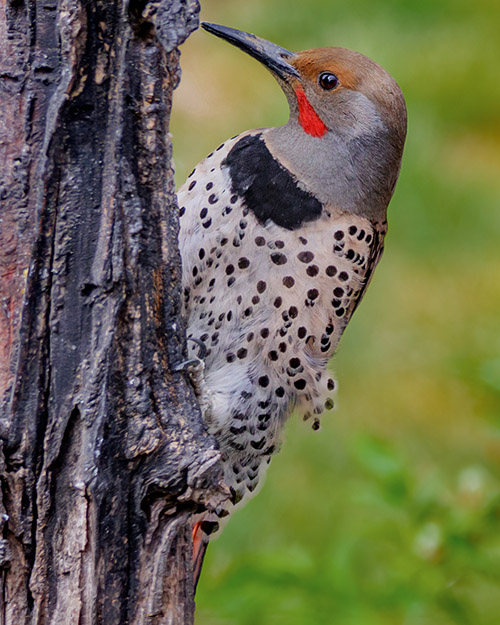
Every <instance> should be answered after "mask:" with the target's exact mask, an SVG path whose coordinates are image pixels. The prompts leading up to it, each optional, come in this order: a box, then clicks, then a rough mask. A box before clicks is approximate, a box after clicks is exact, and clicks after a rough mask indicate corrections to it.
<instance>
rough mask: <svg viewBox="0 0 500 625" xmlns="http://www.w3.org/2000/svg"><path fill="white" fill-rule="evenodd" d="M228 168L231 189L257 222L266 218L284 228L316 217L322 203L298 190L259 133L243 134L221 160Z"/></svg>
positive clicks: (295, 226)
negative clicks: (244, 135)
mask: <svg viewBox="0 0 500 625" xmlns="http://www.w3.org/2000/svg"><path fill="white" fill-rule="evenodd" d="M222 166H223V167H227V168H228V169H229V175H230V177H231V190H232V192H233V193H235V194H237V195H238V196H240V197H241V198H242V199H243V200H244V202H245V204H246V206H247V207H248V209H249V210H251V211H252V212H253V213H254V214H255V216H256V217H257V219H258V220H259V222H260V223H261V224H265V223H266V222H267V221H268V220H271V221H273V222H274V223H275V224H277V225H278V226H281V227H282V228H286V229H288V230H295V229H297V228H300V226H301V225H302V224H303V223H305V222H308V221H314V220H316V219H319V217H320V216H321V212H322V208H323V207H322V204H321V202H319V201H318V200H317V199H316V198H315V197H314V196H313V195H311V194H310V193H307V191H304V190H303V189H301V188H300V187H299V186H298V184H297V180H296V179H295V177H294V176H293V175H292V174H291V173H290V172H289V171H288V170H287V169H286V168H285V167H283V166H282V165H281V164H280V163H279V162H278V161H277V160H276V159H275V158H274V157H273V156H272V154H271V152H269V150H268V148H267V146H266V144H265V143H264V140H263V139H262V136H261V135H260V134H258V135H249V136H246V137H243V139H241V140H240V141H238V143H236V145H235V146H234V147H233V148H232V150H231V151H230V152H229V154H228V155H227V157H226V159H225V160H224V161H223V163H222Z"/></svg>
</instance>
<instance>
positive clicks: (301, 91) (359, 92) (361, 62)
mask: <svg viewBox="0 0 500 625" xmlns="http://www.w3.org/2000/svg"><path fill="white" fill-rule="evenodd" d="M202 26H203V28H204V29H205V30H207V31H209V32H211V33H212V34H214V35H217V36H218V37H221V38H222V39H225V40H226V41H228V42H229V43H232V44H233V45H235V46H237V47H239V48H241V49H242V50H244V51H245V52H246V53H247V54H249V55H251V56H253V57H254V58H256V59H257V60H258V61H260V62H261V63H262V64H263V65H265V66H266V67H267V68H268V69H269V70H270V71H271V73H272V74H273V75H274V77H275V78H276V79H277V81H278V82H279V83H280V85H281V87H282V88H283V90H284V92H285V94H286V96H287V98H288V101H289V104H290V112H291V120H292V122H293V121H297V122H298V123H299V124H300V126H301V127H302V129H303V130H304V132H305V133H307V134H308V135H310V136H312V137H317V138H321V137H323V136H325V135H326V134H327V133H328V132H335V133H340V134H343V135H345V136H346V137H354V136H360V135H363V134H366V132H367V131H370V130H371V129H374V128H376V127H380V126H384V127H385V128H386V129H387V130H389V131H391V133H393V134H394V140H395V142H397V143H398V144H401V147H402V144H403V143H404V138H405V133H406V107H405V101H404V98H403V94H402V93H401V90H400V88H399V86H398V85H397V83H396V81H395V80H394V79H393V78H392V76H390V74H388V72H386V71H385V70H384V69H383V68H382V67H380V66H379V65H377V64H376V63H375V62H374V61H372V60H371V59H369V58H368V57H366V56H364V55H363V54H360V53H359V52H354V51H353V50H347V49H346V48H338V47H327V48H316V49H314V50H304V51H302V52H297V53H294V52H290V51H289V50H286V49H285V48H282V47H281V46H278V45H276V44H274V43H271V42H270V41H266V40H265V39H261V38H260V37H256V36H255V35H252V34H250V33H246V32H243V31H240V30H236V29H234V28H228V27H227V26H219V25H217V24H209V23H206V22H204V23H203V24H202Z"/></svg>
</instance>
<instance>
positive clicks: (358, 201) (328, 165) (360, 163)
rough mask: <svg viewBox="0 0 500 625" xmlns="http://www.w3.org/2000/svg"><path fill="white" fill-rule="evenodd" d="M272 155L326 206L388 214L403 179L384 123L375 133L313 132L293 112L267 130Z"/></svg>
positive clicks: (376, 215) (377, 216) (373, 215)
mask: <svg viewBox="0 0 500 625" xmlns="http://www.w3.org/2000/svg"><path fill="white" fill-rule="evenodd" d="M263 137H264V140H265V142H266V145H267V147H268V149H269V150H270V152H271V154H272V155H273V156H274V157H275V158H276V159H277V160H279V161H280V162H281V164H282V165H283V166H284V167H286V168H287V169H288V170H289V171H290V172H291V173H292V174H293V175H294V176H295V177H296V178H297V180H299V181H300V184H301V186H303V187H304V188H305V190H307V191H309V192H310V193H312V194H313V195H315V196H316V197H317V199H318V200H319V201H320V202H321V203H322V204H323V205H325V206H329V207H332V208H335V209H338V210H341V211H345V212H351V213H354V214H357V215H359V214H361V215H363V216H366V217H368V218H372V219H376V220H381V219H384V218H385V212H386V208H387V204H388V203H389V200H390V198H391V196H392V192H393V189H394V186H395V183H396V180H397V173H398V171H399V161H400V159H401V154H397V153H396V150H394V149H393V148H392V147H391V145H390V142H389V140H388V137H387V133H386V132H385V131H384V129H383V128H380V129H377V131H375V132H373V133H372V134H369V133H367V134H361V135H354V134H349V133H343V134H342V133H340V132H339V133H336V132H331V131H330V132H327V133H325V134H324V135H323V136H322V137H313V136H311V135H309V134H308V133H306V132H304V129H303V128H302V127H301V125H300V124H299V122H298V120H297V119H296V118H295V117H294V116H292V117H291V118H290V121H289V122H288V124H286V125H284V126H279V127H276V128H269V129H267V130H266V131H264V133H263Z"/></svg>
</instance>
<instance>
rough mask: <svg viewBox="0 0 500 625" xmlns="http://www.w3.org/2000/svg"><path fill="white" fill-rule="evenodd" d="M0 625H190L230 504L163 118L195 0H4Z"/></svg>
mask: <svg viewBox="0 0 500 625" xmlns="http://www.w3.org/2000/svg"><path fill="white" fill-rule="evenodd" d="M0 11H1V14H0V107H1V117H0V162H1V163H2V176H1V184H0V201H1V214H0V292H1V298H0V401H1V402H2V403H1V410H2V419H1V431H0V436H1V454H0V478H1V492H0V497H1V501H0V529H1V533H2V536H1V540H0V575H1V580H0V581H1V586H0V625H27V624H28V623H29V624H35V623H36V624H37V625H42V624H43V625H46V624H49V623H50V624H53V625H66V624H67V625H73V624H80V625H90V624H101V623H102V624H104V625H115V624H125V623H127V624H129V625H139V624H141V625H145V624H148V625H149V624H155V625H159V624H160V623H169V624H181V623H182V624H184V623H192V620H193V612H194V600H193V595H194V589H193V582H192V562H191V556H192V544H191V531H192V515H193V513H194V512H197V511H200V510H203V509H205V508H208V509H210V508H212V507H214V506H215V505H217V504H218V503H219V502H220V501H222V500H223V499H224V498H225V496H226V495H225V491H224V488H223V486H222V482H221V476H222V472H221V468H220V464H219V453H218V451H217V450H216V446H215V442H214V440H213V439H212V438H211V437H210V436H208V434H207V433H206V431H205V429H204V426H203V421H202V419H201V416H200V414H199V410H198V408H197V404H196V401H195V398H194V395H193V392H192V390H191V387H190V385H189V383H188V381H187V380H186V376H185V375H184V374H180V373H173V372H172V368H173V366H174V365H175V364H176V363H178V362H179V361H181V360H182V359H183V354H184V327H183V321H182V318H180V316H179V315H180V292H179V290H180V285H179V278H180V261H179V254H178V249H177V229H178V226H177V212H176V200H175V194H174V185H173V175H172V169H171V145H170V140H169V135H168V122H169V115H170V108H171V99H172V91H173V89H174V87H175V86H176V83H177V81H178V77H179V67H178V59H179V53H178V51H177V48H176V46H178V45H179V44H180V43H182V41H183V40H184V39H185V38H186V37H187V36H188V35H189V33H190V32H191V31H192V30H194V29H195V28H196V26H197V23H198V3H197V0H151V1H147V0H121V1H119V0H1V2H0Z"/></svg>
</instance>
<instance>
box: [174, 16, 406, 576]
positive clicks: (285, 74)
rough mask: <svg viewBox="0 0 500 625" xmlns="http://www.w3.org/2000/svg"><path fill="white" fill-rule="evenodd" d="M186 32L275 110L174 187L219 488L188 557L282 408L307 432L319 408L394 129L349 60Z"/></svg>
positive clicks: (368, 253) (381, 205) (340, 51)
mask: <svg viewBox="0 0 500 625" xmlns="http://www.w3.org/2000/svg"><path fill="white" fill-rule="evenodd" d="M202 26H203V28H204V29H205V30H207V31H208V32H210V33H212V34H214V35H216V36H217V37H220V38H222V39H224V40H226V41H228V42H229V43H231V44H233V45H235V46H237V47H238V48H241V49H242V50H243V51H245V52H246V53H248V54H249V55H251V56H252V57H254V58H255V59H257V60H258V61H260V62H261V63H262V64H263V65H264V66H266V68H268V69H269V70H270V71H271V73H272V74H273V76H274V77H275V78H276V80H277V81H278V83H279V85H280V86H281V88H282V89H283V91H284V93H285V96H286V98H287V100H288V104H289V107H290V117H289V120H288V123H286V124H285V125H283V126H279V127H274V128H264V129H257V130H249V131H247V132H243V133H242V134H240V135H238V136H235V137H233V138H231V139H229V140H228V141H226V142H225V143H223V144H222V145H220V146H219V147H218V148H217V149H216V150H214V151H213V152H212V153H211V154H209V155H208V156H207V157H206V158H205V159H204V160H203V161H201V163H199V165H197V167H196V168H195V169H194V170H193V171H192V173H191V174H190V175H189V177H188V179H187V180H186V182H185V183H184V185H183V186H182V188H181V189H180V191H179V194H178V200H179V214H180V235H179V242H180V251H181V257H182V283H183V306H184V312H185V315H186V319H187V333H188V338H189V339H191V341H189V342H188V349H189V350H190V355H191V356H192V357H193V358H194V357H195V356H196V352H197V350H198V349H199V346H200V345H203V347H204V349H203V351H204V357H203V368H204V371H203V375H202V376H201V378H200V376H198V384H197V386H198V392H199V393H200V396H203V398H204V405H205V407H206V410H205V419H206V422H207V426H208V429H209V430H210V432H211V433H212V434H213V435H214V436H215V438H216V439H217V441H218V444H219V447H220V451H221V455H222V459H223V462H224V468H225V482H226V485H227V486H228V487H229V489H230V492H231V499H230V502H229V503H228V505H227V506H226V508H225V509H224V510H220V511H218V513H216V514H212V515H205V516H204V517H203V520H202V521H201V522H200V523H198V524H197V525H196V528H195V552H196V551H197V550H198V553H201V557H202V554H203V552H204V549H203V548H202V546H203V545H204V544H206V542H207V536H208V534H210V532H212V531H213V530H214V529H215V530H216V529H218V522H219V519H218V518H217V517H223V516H227V514H228V513H229V512H230V510H231V509H232V507H234V506H235V505H237V504H239V503H240V502H242V501H243V500H244V499H245V498H246V497H248V496H249V494H250V493H252V492H253V491H254V490H255V489H256V487H257V485H258V483H259V480H260V479H261V477H262V475H263V473H264V471H265V469H266V467H267V465H268V464H269V462H270V459H271V457H272V455H273V454H274V453H275V452H276V451H277V449H278V447H279V442H280V432H281V430H282V427H283V424H284V422H285V421H286V419H287V417H288V416H289V415H290V413H291V411H292V410H293V409H296V410H297V411H298V412H299V413H300V414H301V415H302V416H303V417H304V418H305V419H309V418H311V419H312V424H313V428H315V429H316V428H317V427H318V426H319V420H318V418H319V415H321V413H322V412H323V411H324V410H325V409H330V408H332V407H333V401H334V400H333V394H334V391H335V390H336V384H335V381H334V380H333V378H332V377H331V376H330V375H329V373H328V371H327V364H328V361H329V359H330V358H331V357H332V355H333V354H334V352H335V349H336V347H337V345H338V343H339V340H340V337H341V336H342V333H343V332H344V329H345V327H346V325H347V323H348V322H349V320H350V318H351V317H352V314H353V312H354V311H355V309H356V307H357V306H358V304H359V303H360V301H361V298H362V297H363V294H364V293H365V290H366V288H367V285H368V283H369V281H370V279H371V277H372V274H373V271H374V269H375V266H376V265H377V263H378V261H379V259H380V257H381V255H382V251H383V245H384V236H385V234H386V231H387V221H386V209H387V205H388V203H389V201H390V199H391V197H392V194H393V192H394V187H395V185H396V181H397V178H398V175H399V170H400V164H401V157H402V153H403V146H404V141H405V136H406V107H405V101H404V97H403V95H402V93H401V90H400V88H399V87H398V85H397V83H396V82H395V80H394V79H393V78H392V77H391V76H390V75H389V74H388V73H387V72H386V71H385V70H384V69H382V68H381V67H380V66H379V65H377V64H376V63H374V62H373V61H372V60H370V59H369V58H367V57H365V56H363V55H362V54H360V53H358V52H353V51H351V50H347V49H345V48H338V47H325V48H318V49H314V50H305V51H303V52H298V53H293V52H290V51H289V50H286V49H284V48H282V47H280V46H278V45H276V44H274V43H271V42H269V41H266V40H264V39H261V38H259V37H256V36H255V35H252V34H250V33H246V32H242V31H239V30H235V29H233V28H228V27H226V26H220V25H216V24H210V23H203V24H202ZM196 543H197V544H196ZM197 545H198V546H197ZM200 545H201V546H200ZM195 556H196V553H195ZM198 566H199V565H198Z"/></svg>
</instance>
